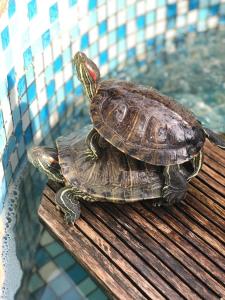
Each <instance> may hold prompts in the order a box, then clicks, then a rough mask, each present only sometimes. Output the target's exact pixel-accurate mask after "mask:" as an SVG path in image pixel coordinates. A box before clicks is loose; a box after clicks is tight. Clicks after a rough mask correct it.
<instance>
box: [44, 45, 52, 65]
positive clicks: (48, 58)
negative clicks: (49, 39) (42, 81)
mask: <svg viewBox="0 0 225 300" xmlns="http://www.w3.org/2000/svg"><path fill="white" fill-rule="evenodd" d="M43 56H44V65H45V67H47V66H48V65H50V64H51V63H52V48H51V47H47V48H46V49H45V50H44V52H43Z"/></svg>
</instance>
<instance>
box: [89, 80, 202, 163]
mask: <svg viewBox="0 0 225 300" xmlns="http://www.w3.org/2000/svg"><path fill="white" fill-rule="evenodd" d="M90 112H91V118H92V121H93V125H94V127H95V129H96V130H97V131H98V132H99V134H100V135H101V136H102V137H103V138H105V139H106V140H107V141H108V142H110V143H111V144H112V145H113V146H115V147H116V148H117V149H119V150H120V151H122V152H124V153H125V154H128V155H131V156H132V157H134V158H136V159H139V160H143V161H145V162H148V163H150V164H154V165H164V166H165V165H173V164H181V163H183V162H185V161H188V160H190V159H191V158H192V157H194V156H195V155H197V154H198V152H199V151H200V150H201V148H202V147H203V144H204V141H205V134H204V131H203V129H202V127H201V124H200V123H199V122H198V121H197V120H196V118H195V116H194V115H193V114H192V113H191V112H190V111H188V110H186V109H185V108H184V107H183V106H182V105H181V104H179V103H177V102H176V101H174V100H173V99H171V98H169V97H168V96H165V95H162V94H160V93H159V92H158V91H157V90H155V89H153V88H145V87H143V86H140V85H136V84H134V83H130V82H126V81H118V80H108V81H102V82H101V83H100V87H99V89H98V92H97V94H96V96H95V97H94V98H93V100H92V101H91V105H90Z"/></svg>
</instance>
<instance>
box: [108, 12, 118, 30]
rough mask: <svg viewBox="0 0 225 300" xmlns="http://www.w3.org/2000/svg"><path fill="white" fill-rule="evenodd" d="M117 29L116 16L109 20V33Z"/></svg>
mask: <svg viewBox="0 0 225 300" xmlns="http://www.w3.org/2000/svg"><path fill="white" fill-rule="evenodd" d="M116 27H117V23H116V16H115V15H114V16H111V17H109V18H108V31H112V30H114V29H115V28H116Z"/></svg>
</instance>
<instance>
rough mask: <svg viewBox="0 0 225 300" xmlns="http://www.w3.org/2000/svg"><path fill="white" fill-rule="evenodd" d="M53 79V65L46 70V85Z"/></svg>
mask: <svg viewBox="0 0 225 300" xmlns="http://www.w3.org/2000/svg"><path fill="white" fill-rule="evenodd" d="M52 78H53V65H52V64H51V65H49V66H47V67H46V69H45V80H46V83H49V81H50V80H52Z"/></svg>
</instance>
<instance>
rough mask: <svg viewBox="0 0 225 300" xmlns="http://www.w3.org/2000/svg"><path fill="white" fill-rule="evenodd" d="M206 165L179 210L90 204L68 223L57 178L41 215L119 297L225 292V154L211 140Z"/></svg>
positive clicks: (216, 295)
mask: <svg viewBox="0 0 225 300" xmlns="http://www.w3.org/2000/svg"><path fill="white" fill-rule="evenodd" d="M204 152H205V163H204V165H203V169H202V171H201V172H200V173H199V175H198V176H197V178H194V179H193V180H192V181H191V183H190V186H189V191H188V195H187V198H186V199H185V201H183V202H182V203H181V204H179V205H176V206H174V207H171V208H157V209H153V208H152V207H151V206H150V202H147V201H146V202H143V203H140V202H139V203H135V204H132V205H115V204H109V203H108V204H107V203H97V204H96V203H87V202H86V203H82V204H81V211H82V215H81V218H80V219H79V220H78V221H77V222H76V224H75V225H74V226H68V225H66V224H64V221H63V214H62V213H61V212H59V211H57V210H56V209H55V204H54V195H55V191H56V190H57V189H58V188H59V185H57V184H55V183H49V185H48V186H47V187H46V189H45V190H44V193H43V198H42V202H41V205H40V208H39V215H40V217H41V219H42V220H43V222H44V223H45V224H46V225H47V226H48V227H49V228H50V229H51V230H52V231H53V233H54V234H55V235H56V236H57V237H58V238H59V239H60V240H61V241H62V242H63V243H64V246H65V247H66V248H67V249H68V250H69V251H70V252H71V253H72V254H73V255H75V257H76V259H77V260H78V261H79V262H80V263H81V264H82V265H83V266H84V267H85V268H86V269H87V270H88V271H89V272H90V273H91V274H92V275H93V276H94V277H95V278H96V279H97V280H98V281H99V282H100V283H101V284H102V285H103V287H104V288H105V289H106V290H107V291H108V293H109V296H110V297H111V298H117V299H175V300H177V299H193V300H195V299H210V300H211V299H221V298H222V297H225V247H224V246H225V152H224V151H223V150H221V149H218V148H217V147H215V146H213V145H211V144H210V143H208V142H207V143H206V146H205V147H204Z"/></svg>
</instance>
